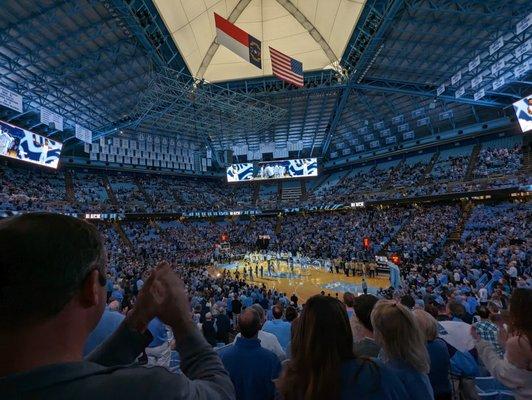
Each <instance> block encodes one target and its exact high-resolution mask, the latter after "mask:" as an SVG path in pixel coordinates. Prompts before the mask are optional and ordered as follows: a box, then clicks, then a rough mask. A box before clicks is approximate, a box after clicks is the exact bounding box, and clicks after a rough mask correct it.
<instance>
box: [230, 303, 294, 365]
mask: <svg viewBox="0 0 532 400" xmlns="http://www.w3.org/2000/svg"><path fill="white" fill-rule="evenodd" d="M249 308H252V309H254V310H255V311H256V312H257V313H258V314H259V318H260V325H261V326H263V325H264V323H265V322H266V313H265V312H264V308H262V307H261V306H260V304H253V305H252V306H251V307H249ZM240 336H241V334H240V333H238V334H237V335H236V337H235V340H234V342H233V343H236V340H237V339H238V338H239V337H240ZM258 338H259V340H260V345H261V346H262V347H264V348H265V349H266V350H270V351H273V352H274V353H275V355H276V356H277V357H279V360H280V361H283V360H284V359H285V358H286V352H285V351H284V350H283V348H282V347H281V344H280V343H279V340H278V339H277V338H276V337H275V335H274V334H272V333H269V332H264V331H263V330H262V329H261V330H259V333H258Z"/></svg>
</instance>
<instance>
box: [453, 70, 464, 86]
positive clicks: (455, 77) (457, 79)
mask: <svg viewBox="0 0 532 400" xmlns="http://www.w3.org/2000/svg"><path fill="white" fill-rule="evenodd" d="M460 79H462V73H461V72H460V71H458V72H457V73H456V74H454V75H453V76H451V84H452V85H453V86H454V85H456V84H457V83H458V82H460Z"/></svg>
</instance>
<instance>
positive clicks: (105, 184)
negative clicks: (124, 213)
mask: <svg viewBox="0 0 532 400" xmlns="http://www.w3.org/2000/svg"><path fill="white" fill-rule="evenodd" d="M102 184H103V187H104V188H105V191H106V192H107V197H109V200H110V201H111V204H112V205H113V206H116V207H119V205H118V198H117V197H116V194H115V192H113V188H112V187H111V184H110V183H109V179H108V178H107V175H103V176H102Z"/></svg>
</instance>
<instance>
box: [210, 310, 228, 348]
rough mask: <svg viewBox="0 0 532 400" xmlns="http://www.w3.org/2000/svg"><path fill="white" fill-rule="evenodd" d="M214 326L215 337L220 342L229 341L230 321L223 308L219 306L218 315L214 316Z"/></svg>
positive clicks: (226, 342)
mask: <svg viewBox="0 0 532 400" xmlns="http://www.w3.org/2000/svg"><path fill="white" fill-rule="evenodd" d="M214 328H215V329H216V339H217V340H218V342H220V343H225V344H228V343H229V331H230V330H231V321H230V320H229V317H228V316H227V315H226V313H225V308H224V307H222V308H220V311H219V313H218V315H216V317H215V321H214Z"/></svg>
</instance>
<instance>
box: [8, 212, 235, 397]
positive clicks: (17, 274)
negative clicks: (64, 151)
mask: <svg viewBox="0 0 532 400" xmlns="http://www.w3.org/2000/svg"><path fill="white" fill-rule="evenodd" d="M0 248H1V249H2V257H0V271H2V272H3V278H2V280H1V281H0V351H1V354H2V362H1V363H0V393H2V399H5V400H8V399H37V398H50V399H72V398H80V397H83V398H86V399H103V400H106V399H113V400H116V399H128V400H134V399H146V398H147V397H152V398H157V399H160V400H163V399H170V398H171V399H205V398H208V399H232V398H233V396H234V389H233V387H232V385H231V380H230V378H229V376H228V375H227V372H226V371H225V370H224V368H223V365H222V363H221V361H220V358H219V357H218V355H217V354H216V353H215V352H214V351H213V350H212V349H211V347H210V346H209V345H208V343H207V342H206V341H205V339H203V337H202V336H201V334H200V333H199V332H198V331H197V330H196V328H195V326H194V325H193V323H192V321H191V320H190V304H189V303H188V299H187V295H186V291H185V287H184V284H183V282H182V281H181V279H179V278H178V277H177V275H176V274H175V273H174V272H173V271H172V270H171V268H170V265H169V264H167V263H161V264H159V265H158V266H157V267H156V268H155V269H154V270H153V271H152V273H151V275H150V278H149V279H148V280H147V281H146V283H145V284H144V287H143V288H142V290H141V292H140V293H139V297H138V299H137V301H136V303H135V307H134V308H133V309H132V310H131V312H130V313H129V314H128V316H127V317H126V319H125V320H124V322H123V323H122V324H121V325H120V327H119V328H118V330H117V331H116V332H115V334H113V335H112V336H111V337H110V338H109V340H108V341H106V342H105V343H103V344H102V345H101V346H99V347H98V348H97V349H96V350H94V351H93V352H92V353H91V354H90V355H89V357H88V358H87V359H85V360H84V359H83V358H82V353H83V347H84V345H85V341H86V339H87V336H88V334H89V333H90V332H91V331H92V329H93V328H94V327H95V326H96V324H97V323H98V321H99V319H100V317H101V315H102V313H103V310H104V307H105V297H106V290H105V283H106V282H105V276H106V275H105V274H106V260H105V251H104V244H103V241H102V238H101V236H100V234H99V232H98V231H97V230H96V228H95V227H94V226H93V225H91V224H89V223H87V222H85V221H83V220H79V219H76V218H73V217H68V216H65V215H58V214H46V213H28V214H22V215H19V216H16V217H13V218H9V219H5V220H2V221H0ZM29 248H31V249H32V250H33V251H27V249H29ZM156 288H157V290H156ZM154 293H157V295H156V296H155V295H154ZM154 317H158V318H160V319H161V321H163V322H164V323H166V324H168V325H169V326H170V327H171V328H172V330H173V332H174V336H175V339H176V346H177V350H178V352H179V354H180V357H181V366H182V369H183V374H173V373H170V372H169V371H167V370H166V369H164V368H159V367H154V368H144V367H141V366H138V365H132V364H131V363H132V362H133V361H134V360H135V359H136V358H137V357H138V355H139V354H140V353H141V352H142V350H143V349H144V348H145V346H146V345H147V344H148V343H149V342H150V341H151V335H150V334H149V332H148V333H147V332H146V330H147V326H148V323H149V321H151V320H152V319H153V318H154ZM67 377H68V378H67Z"/></svg>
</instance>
